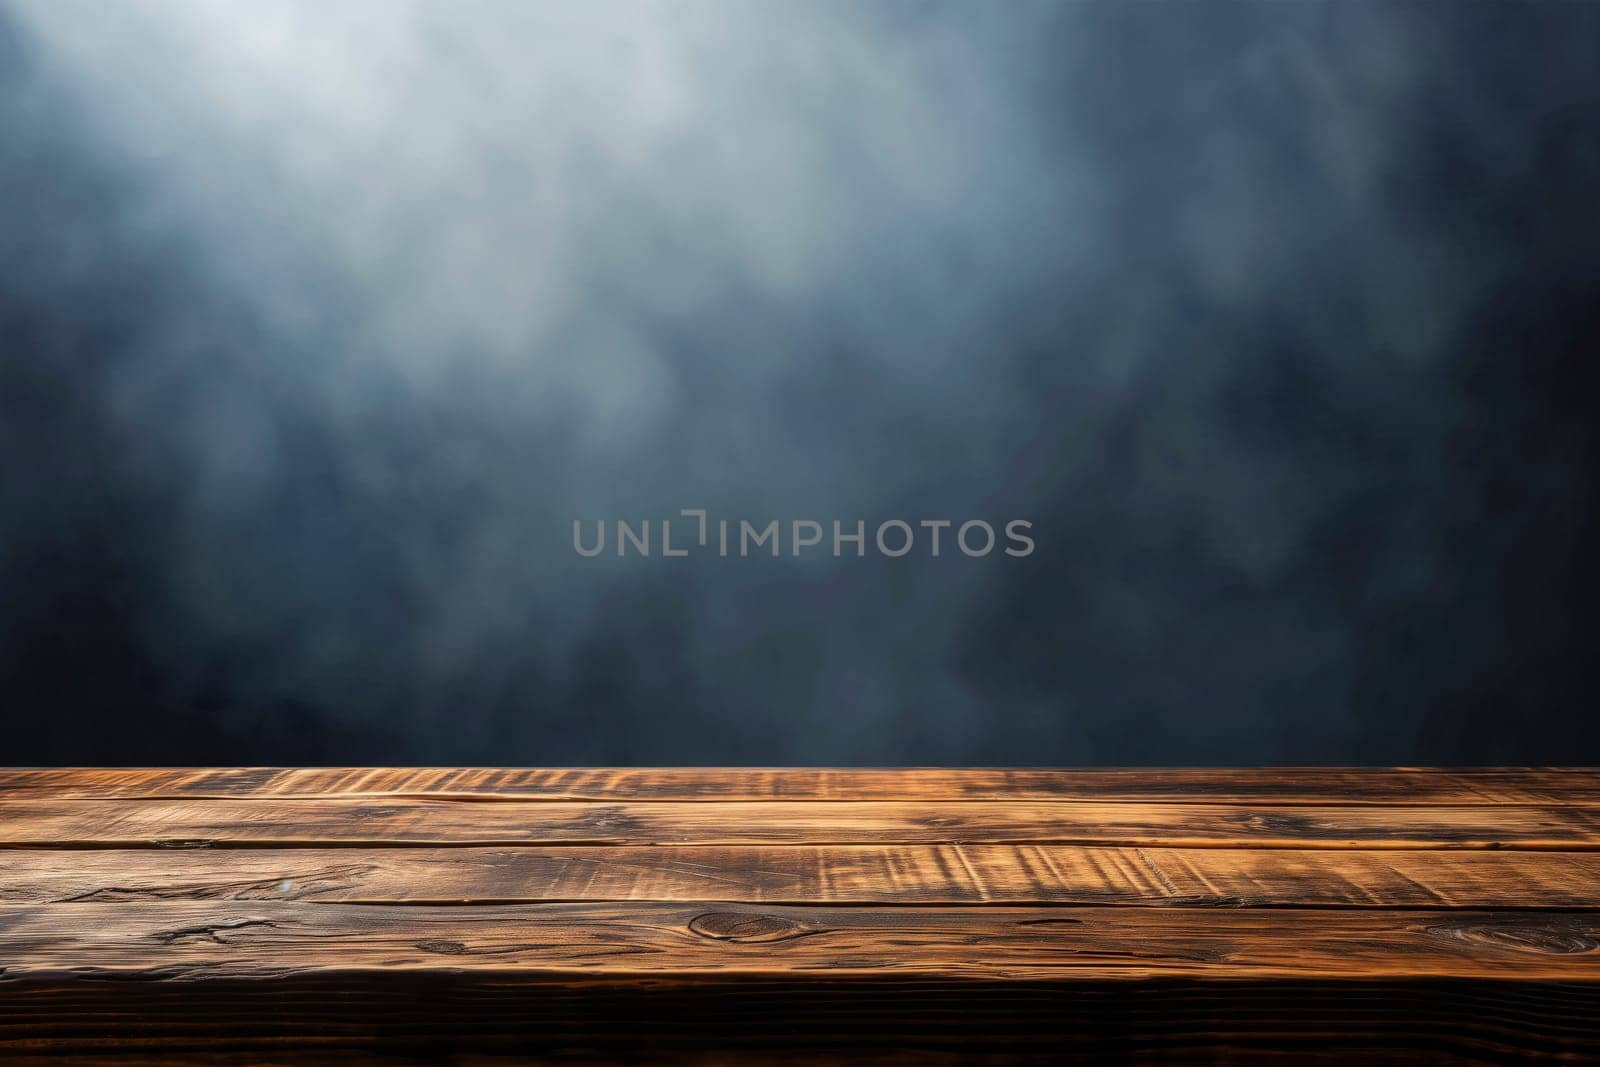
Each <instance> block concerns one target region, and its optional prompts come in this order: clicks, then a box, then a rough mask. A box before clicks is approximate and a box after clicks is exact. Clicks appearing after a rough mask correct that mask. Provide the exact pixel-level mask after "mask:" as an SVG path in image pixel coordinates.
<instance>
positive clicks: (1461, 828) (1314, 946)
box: [0, 769, 1600, 1064]
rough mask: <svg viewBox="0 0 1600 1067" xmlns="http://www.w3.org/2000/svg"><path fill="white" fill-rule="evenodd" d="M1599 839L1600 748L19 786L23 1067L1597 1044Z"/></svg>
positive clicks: (1583, 1055) (328, 773)
mask: <svg viewBox="0 0 1600 1067" xmlns="http://www.w3.org/2000/svg"><path fill="white" fill-rule="evenodd" d="M1597 850H1600V773H1597V772H1595V771H1587V770H1515V769H1501V770H1479V771H1426V770H1326V769H1302V770H1267V771H1223V770H1171V771H1166V770H1161V771H1134V770H1116V771H1043V770H1010V771H1004V770H969V771H937V770H910V771H877V770H730V771H703V770H644V769H641V770H409V769H408V770H393V769H376V770H369V769H357V770H340V769H311V770H271V769H265V770H264V769H225V770H17V771H9V772H0V1059H4V1060H5V1061H6V1062H17V1063H27V1062H33V1061H34V1060H35V1058H38V1059H40V1060H41V1061H42V1060H43V1059H44V1058H45V1056H46V1054H49V1053H59V1052H67V1053H71V1054H73V1055H76V1056H80V1057H81V1056H84V1055H87V1054H89V1053H91V1052H93V1053H96V1054H97V1055H98V1056H100V1057H102V1062H104V1063H106V1064H111V1063H115V1064H134V1063H156V1062H170V1060H171V1059H172V1058H173V1057H175V1056H179V1055H185V1054H186V1055H189V1056H191V1057H192V1059H193V1061H194V1062H204V1063H285V1064H287V1063H296V1064H298V1063H309V1062H321V1061H322V1060H323V1059H326V1058H330V1057H336V1056H337V1055H338V1054H350V1053H358V1054H359V1055H360V1057H361V1058H368V1057H379V1056H381V1057H389V1056H397V1057H402V1058H404V1057H424V1058H425V1057H429V1056H433V1055H437V1054H441V1053H443V1052H447V1051H448V1052H451V1053H452V1054H456V1055H457V1056H458V1062H478V1060H477V1059H472V1058H469V1057H467V1056H466V1054H467V1053H468V1052H472V1053H475V1054H476V1053H481V1054H483V1056H484V1057H491V1056H499V1055H503V1054H512V1053H540V1054H543V1055H547V1056H552V1057H558V1058H559V1057H572V1058H578V1059H584V1058H589V1059H601V1060H605V1059H618V1060H623V1061H627V1062H638V1061H640V1060H671V1059H676V1058H679V1057H682V1056H688V1057H691V1058H696V1059H700V1060H712V1061H716V1062H728V1061H743V1060H746V1059H749V1058H753V1057H756V1056H758V1055H768V1056H774V1057H786V1062H789V1061H808V1060H811V1059H828V1060H832V1059H834V1058H838V1057H843V1058H850V1057H858V1058H877V1057H882V1056H898V1057H902V1058H904V1059H905V1060H906V1061H907V1062H917V1063H926V1062H939V1061H940V1060H941V1059H944V1060H947V1061H949V1062H967V1061H969V1059H970V1058H972V1057H973V1056H974V1055H975V1054H977V1053H978V1052H980V1051H981V1052H984V1053H988V1054H993V1055H994V1056H995V1057H998V1058H1001V1059H1004V1060H1006V1061H1008V1062H1009V1061H1013V1060H1029V1059H1032V1060H1036V1061H1038V1062H1059V1061H1061V1060H1062V1059H1064V1058H1067V1057H1069V1056H1072V1055H1081V1056H1083V1057H1085V1058H1087V1059H1090V1060H1094V1061H1103V1060H1106V1059H1117V1058H1125V1059H1135V1060H1139V1061H1141V1062H1185V1063H1187V1062H1196V1061H1213V1060H1227V1061H1228V1062H1233V1063H1237V1062H1255V1061H1257V1060H1267V1059H1273V1057H1274V1056H1277V1055H1281V1054H1283V1053H1285V1052H1287V1053H1292V1054H1294V1055H1295V1057H1296V1058H1297V1059H1304V1060H1310V1061H1322V1062H1327V1063H1347V1062H1350V1061H1351V1059H1352V1058H1353V1057H1360V1056H1377V1057H1382V1058H1383V1059H1385V1060H1386V1061H1387V1060H1394V1059H1403V1058H1406V1057H1410V1058H1413V1059H1415V1060H1416V1061H1417V1062H1428V1063H1440V1062H1505V1061H1506V1060H1508V1059H1513V1058H1520V1057H1530V1058H1538V1057H1548V1058H1551V1059H1563V1058H1565V1059H1570V1060H1572V1061H1574V1062H1579V1061H1590V1062H1594V1061H1596V1059H1597V1058H1600V851H1597ZM1273 1062H1281V1061H1279V1060H1276V1059H1273Z"/></svg>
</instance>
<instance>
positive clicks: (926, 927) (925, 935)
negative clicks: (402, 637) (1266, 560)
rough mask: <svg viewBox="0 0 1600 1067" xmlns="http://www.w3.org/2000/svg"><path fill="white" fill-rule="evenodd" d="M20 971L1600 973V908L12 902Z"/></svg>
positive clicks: (146, 974) (88, 975)
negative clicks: (1319, 910)
mask: <svg viewBox="0 0 1600 1067" xmlns="http://www.w3.org/2000/svg"><path fill="white" fill-rule="evenodd" d="M0 939H3V940H4V943H5V944H6V946H7V955H6V971H5V975H4V977H5V979H6V980H7V981H12V980H16V981H27V980H29V979H31V978H35V977H38V978H50V977H52V976H57V975H61V974H65V973H70V974H71V976H72V978H73V980H75V981H95V980H130V979H137V978H141V977H142V978H146V979H150V978H154V979H156V980H161V981H167V980H171V979H173V978H174V977H177V976H179V975H195V974H198V975H203V976H204V977H205V978H207V979H210V978H220V977H234V978H277V977H282V976H287V975H291V974H302V973H317V972H337V973H344V972H351V973H358V972H362V971H367V970H380V971H390V972H392V971H404V970H418V969H420V970H432V969H436V968H438V967H439V966H440V965H441V961H442V960H443V961H447V962H448V965H449V967H450V969H451V970H452V971H457V972H459V971H465V970H481V971H488V972H494V973H495V974H496V975H497V976H498V977H499V978H500V979H501V980H502V981H516V980H517V979H518V977H519V976H521V975H525V974H530V975H550V974H573V975H579V976H594V975H599V976H603V977H606V978H618V977H631V976H638V975H680V976H681V975H699V974H721V973H726V972H738V973H748V974H756V975H762V974H771V973H774V972H805V971H813V970H827V971H832V972H835V973H841V974H843V973H851V974H865V975H885V974H895V975H922V976H928V975H932V976H945V977H961V978H969V979H982V980H986V981H1013V980H1035V981H1038V980H1048V981H1055V980H1059V979H1061V978H1064V977H1072V976H1082V977H1089V978H1099V979H1147V978H1159V977H1186V978H1206V977H1212V978H1217V977H1224V976H1226V977H1228V978H1241V979H1243V978H1285V979H1289V978H1318V979H1327V978H1345V977H1363V978H1374V977H1408V978H1474V977H1476V978H1498V979H1501V980H1505V979H1513V978H1517V979H1529V980H1534V979H1542V980H1549V981H1573V980H1582V979H1589V980H1593V979H1596V978H1600V975H1597V973H1596V959H1597V953H1596V949H1597V948H1600V914H1597V913H1595V912H1540V913H1537V914H1532V913H1527V912H1518V913H1498V912H1481V911H1463V912H1452V913H1448V914H1439V913H1435V912H1429V911H1409V910H1403V909H1386V910H1383V911H1359V910H1354V909H1351V910H1349V911H1337V912H1329V913H1325V914H1319V915H1318V916H1317V917H1316V919H1315V921H1307V918H1306V916H1305V915H1304V914H1302V913H1299V912H1296V911H1293V910H1288V911H1285V910H1282V909H1274V908H1242V909H1220V910H1192V909H1175V908H1164V909H1163V908H1072V907H1060V908H1012V907H993V908H926V907H882V908H829V907H817V906H813V907H789V906H776V905H762V906H759V907H758V906H751V905H734V904H710V903H696V904H673V903H663V902H656V901H649V902H631V903H627V904H617V903H584V904H520V905H494V904H490V905H481V906H478V907H470V908H462V907H438V906H431V905H419V906H416V907H409V908H393V907H381V906H372V905H361V904H355V905H348V906H342V907H325V906H318V905H315V904H306V903H301V902H295V901H280V902H266V901H254V902H249V903H229V904H225V905H221V906H219V905H217V904H212V903H204V902H202V903H158V904H149V903H142V902H141V903H129V904H123V905H120V906H118V907H115V908H105V907H101V906H97V905H94V904H52V905H0Z"/></svg>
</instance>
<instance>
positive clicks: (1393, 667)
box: [0, 0, 1600, 764]
mask: <svg viewBox="0 0 1600 1067" xmlns="http://www.w3.org/2000/svg"><path fill="white" fill-rule="evenodd" d="M1597 340H1600V4H1594V3H1581V2H1571V3H1566V2H1549V3H1533V4H1529V3H1477V2H1460V3H1446V2H1439V3H1429V4H1395V3H1391V4H1381V5H1371V4H1363V3H1355V2H1338V3H1332V2H1330V3H1300V4H1289V3H1270V4H1260V5H1258V4H1248V3H1232V2H1229V3H1222V2H1210V3H1182V4H1180V3H1131V2H1127V3H1125V2H1106V3H1070V4H1059V3H1026V2H1017V3H1010V2H1008V3H959V4H957V3H952V4H938V3H899V2H895V3H889V2H864V3H860V2H850V3H795V2H782V3H778V2H772V3H735V2H731V0H729V2H725V3H697V2H692V0H689V2H681V3H671V4H645V3H639V4H633V3H600V4H565V3H561V4H557V3H551V4H534V3H520V2H511V0H506V2H503V3H493V2H484V0H476V2H455V3H449V4H446V3H440V2H426V0H411V2H403V0H337V2H330V0H249V2H244V0H240V2H236V3H231V4H217V3H209V2H206V0H142V2H133V0H122V2H111V0H0V600H3V603H0V763H10V764H35V763H37V764H48V763H61V762H73V763H79V762H81V763H229V764H237V763H247V764H255V763H276V762H311V763H328V762H335V763H338V762H358V763H489V764H612V763H616V764H630V763H657V764H677V763H683V764H706V763H765V764H772V763H799V764H806V763H841V764H900V763H949V764H1041V763H1057V764H1120V763H1128V764H1152V763H1157V764H1158V763H1215V764H1229V763H1255V762H1305V763H1350V762H1372V763H1395V762H1403V763H1416V762H1425V763H1519V762H1559V763H1591V764H1592V763H1600V725H1597V723H1600V716H1597V715H1596V710H1595V703H1594V698H1595V695H1596V685H1595V680H1596V679H1595V666H1594V663H1595V656H1594V652H1595V651H1596V644H1597V642H1596V640H1595V633H1596V627H1597V624H1600V611H1597V599H1596V594H1597V592H1600V588H1597V585H1600V583H1597V581H1596V559H1597V553H1596V549H1597V547H1600V545H1597V531H1596V522H1595V520H1596V501H1595V492H1594V486H1595V480H1596V475H1597V474H1600V457H1597V455H1596V447H1597V441H1596V435H1595V430H1594V426H1593V421H1594V420H1593V419H1592V417H1591V413H1592V411H1593V410H1594V408H1595V403H1596V396H1595V392H1596V389H1595V386H1596V373H1597V372H1596V370H1595V369H1594V367H1595V357H1596V356H1597V354H1600V352H1597V344H1596V342H1597ZM683 507H706V508H709V509H710V510H711V512H712V514H713V516H717V515H721V516H726V517H730V518H734V519H738V518H749V519H751V520H756V521H765V520H766V519H768V518H781V519H784V520H786V521H787V520H791V519H818V520H822V521H825V522H826V521H829V520H831V519H833V518H842V519H845V520H848V521H853V520H854V519H856V518H862V519H865V520H867V521H868V522H869V523H874V524H875V523H876V522H878V521H881V520H883V519H889V518H905V519H910V520H916V519H919V518H949V519H953V520H956V521H958V522H959V521H962V520H965V519H968V518H973V517H983V518H987V519H989V520H991V521H994V522H997V523H998V522H1003V521H1005V520H1006V519H1009V518H1028V519H1031V520H1032V521H1033V522H1034V524H1035V529H1034V532H1035V536H1036V538H1037V542H1038V550H1037V552H1036V553H1035V554H1034V555H1033V556H1032V557H1030V558H1028V559H1023V560H1017V559H1010V558H1006V557H1002V556H998V555H997V556H995V557H991V558H987V559H981V560H972V559H967V558H965V557H961V556H959V555H950V554H947V555H946V556H944V557H942V558H940V559H938V560H931V559H929V558H927V556H926V555H925V554H924V553H923V552H921V551H919V552H917V553H914V554H913V556H911V557H907V558H906V559H902V560H885V559H881V558H877V559H874V558H868V559H864V560H858V559H854V558H846V559H842V560H838V561H834V560H832V559H829V558H826V557H818V556H815V554H814V555H813V557H812V558H803V559H801V560H799V561H795V560H793V559H791V558H785V559H783V560H780V561H774V560H772V559H770V558H762V559H747V560H738V559H730V560H720V559H717V558H715V557H710V558H690V559H683V560H663V559H659V558H653V559H648V560H637V559H629V560H617V559H615V558H606V559H596V560H586V559H579V558H578V557H577V556H576V554H575V553H574V552H573V550H572V547H571V522H572V520H573V519H574V518H584V519H588V520H593V519H599V518H604V519H608V520H609V519H615V518H628V519H633V520H638V519H642V518H659V517H661V516H665V515H674V514H676V512H677V509H679V508H683Z"/></svg>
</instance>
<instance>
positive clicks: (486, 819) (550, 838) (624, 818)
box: [0, 797, 1600, 851]
mask: <svg viewBox="0 0 1600 1067" xmlns="http://www.w3.org/2000/svg"><path fill="white" fill-rule="evenodd" d="M945 842H963V843H965V842H990V843H1014V842H1027V843H1038V844H1048V843H1059V844H1085V845H1096V844H1106V845H1136V846H1143V845H1149V846H1166V847H1174V848H1183V847H1205V846H1231V845H1243V846H1248V847H1252V848H1369V849H1371V848H1519V849H1554V850H1567V851H1575V850H1592V849H1600V809H1595V808H1584V807H1570V806H1562V805H1548V806H1542V805H1499V806H1490V805H1474V806H1444V805H1432V806H1424V807H1417V808H1413V807H1408V806H1402V805H1398V804H1397V805H1392V806H1383V807H1378V806H1373V805H1348V806H1339V807H1334V806H1320V805H1319V806H1312V805H1299V806H1287V807H1270V806H1266V805H1230V804H1179V803H1164V804H1150V803H1134V802H1127V803H1115V804H1100V803H1096V802H1093V801H1055V802H1047V801H972V802H967V803H963V804H950V805H941V804H937V803H934V802H923V803H909V802H904V801H881V802H870V803H864V802H859V801H829V802H816V801H799V802H796V801H779V802H754V801H728V802H723V803H716V804H706V803H690V802H682V801H627V802H621V803H615V804H612V803H600V802H588V803H572V802H564V801H561V802H558V801H546V802H526V801H504V802H500V803H495V804H474V803H463V802H460V801H455V800H432V799H428V800H419V799H411V798H396V799H382V800H377V799H369V798H335V799H327V798H318V799H295V800H284V799H279V798H276V797H271V798H261V799H234V800H212V799H205V798H201V799H186V800H127V801H119V802H116V803H114V804H113V803H108V802H106V801H93V800H12V801H0V847H19V846H52V845H53V846H68V847H78V846H90V847H119V848H149V847H173V846H188V847H195V846H199V845H204V846H209V847H217V846H230V845H244V846H253V847H289V846H299V847H310V846H321V847H328V846H340V845H370V846H383V845H484V846H487V845H517V844H547V845H554V844H573V845H583V844H588V845H691V844H693V845H734V844H858V843H882V844H915V843H945Z"/></svg>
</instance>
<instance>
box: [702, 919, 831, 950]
mask: <svg viewBox="0 0 1600 1067" xmlns="http://www.w3.org/2000/svg"><path fill="white" fill-rule="evenodd" d="M689 932H690V933H692V934H699V935H700V936H701V937H709V938H711V939H712V940H714V941H735V942H738V943H739V944H742V945H748V944H759V943H761V942H765V941H788V940H789V939H791V938H795V937H804V936H806V935H807V934H809V933H814V932H815V931H812V930H808V929H806V928H805V927H804V926H802V925H801V924H799V923H797V922H795V921H794V920H792V919H781V918H779V917H778V916H776V915H749V914H745V913H742V912H736V911H708V912H706V913H705V914H704V915H696V916H695V917H694V918H693V919H690V920H689Z"/></svg>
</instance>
